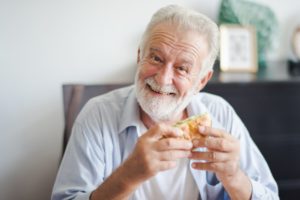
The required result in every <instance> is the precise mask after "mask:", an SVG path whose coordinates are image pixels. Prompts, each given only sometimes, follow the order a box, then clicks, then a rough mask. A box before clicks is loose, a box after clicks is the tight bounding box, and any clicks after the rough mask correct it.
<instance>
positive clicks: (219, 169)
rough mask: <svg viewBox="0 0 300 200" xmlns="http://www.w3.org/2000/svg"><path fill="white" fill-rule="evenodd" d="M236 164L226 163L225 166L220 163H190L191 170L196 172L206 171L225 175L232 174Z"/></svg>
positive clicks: (235, 169) (236, 166) (236, 167)
mask: <svg viewBox="0 0 300 200" xmlns="http://www.w3.org/2000/svg"><path fill="white" fill-rule="evenodd" d="M238 167H239V166H238V164H236V163H235V162H230V161H229V162H226V163H225V164H224V163H222V162H219V163H216V162H213V163H210V162H194V163H192V168H194V169H198V170H207V171H213V172H216V173H218V174H220V173H226V174H227V175H230V174H233V173H235V172H236V171H237V169H238Z"/></svg>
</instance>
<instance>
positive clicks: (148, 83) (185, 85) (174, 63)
mask: <svg viewBox="0 0 300 200" xmlns="http://www.w3.org/2000/svg"><path fill="white" fill-rule="evenodd" d="M142 51H143V52H141V53H139V55H138V56H139V59H138V65H139V67H138V71H137V74H136V80H135V83H136V87H137V91H136V92H137V99H138V102H139V104H140V106H141V107H142V109H143V110H144V111H145V112H146V113H147V114H148V115H149V116H150V117H151V118H152V119H153V120H154V121H161V120H163V121H166V120H172V118H173V117H175V116H176V115H178V114H179V113H180V112H182V111H183V110H184V108H185V107H186V106H187V105H188V103H189V102H190V100H191V97H192V96H193V94H195V93H197V92H198V89H199V88H201V80H200V78H199V73H200V70H201V65H202V62H203V60H204V59H205V58H206V57H207V55H208V53H207V52H208V51H207V43H206V41H205V38H204V37H203V36H201V35H199V34H198V33H196V32H193V31H182V30H180V29H179V28H177V27H176V26H171V25H167V24H159V25H157V26H155V27H154V29H153V30H152V32H151V34H150V36H149V38H148V40H147V42H146V44H145V47H144V49H143V50H142Z"/></svg>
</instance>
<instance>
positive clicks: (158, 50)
mask: <svg viewBox="0 0 300 200" xmlns="http://www.w3.org/2000/svg"><path fill="white" fill-rule="evenodd" d="M150 51H156V52H161V50H160V49H158V48H153V47H151V48H150Z"/></svg>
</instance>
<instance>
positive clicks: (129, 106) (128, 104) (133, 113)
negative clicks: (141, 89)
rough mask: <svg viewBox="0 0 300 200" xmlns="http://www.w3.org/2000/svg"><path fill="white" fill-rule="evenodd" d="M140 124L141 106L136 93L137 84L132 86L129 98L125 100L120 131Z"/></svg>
mask: <svg viewBox="0 0 300 200" xmlns="http://www.w3.org/2000/svg"><path fill="white" fill-rule="evenodd" d="M139 124H140V112H139V106H138V102H137V99H136V94H135V86H132V87H131V90H130V91H129V95H128V98H127V99H126V101H125V104H124V108H123V112H122V113H121V117H120V123H119V133H123V132H124V130H125V129H126V128H128V127H130V126H134V127H138V126H139Z"/></svg>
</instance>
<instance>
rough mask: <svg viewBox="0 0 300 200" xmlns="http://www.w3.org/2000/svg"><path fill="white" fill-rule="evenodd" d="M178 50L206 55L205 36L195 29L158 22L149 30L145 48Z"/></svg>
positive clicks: (197, 55)
mask: <svg viewBox="0 0 300 200" xmlns="http://www.w3.org/2000/svg"><path fill="white" fill-rule="evenodd" d="M147 47H148V48H159V49H160V50H173V51H176V50H177V51H180V52H181V54H185V55H188V56H192V57H199V56H200V57H203V56H206V55H207V52H208V48H207V47H208V45H207V41H206V37H205V36H204V35H201V34H199V33H197V32H195V31H192V30H187V29H183V28H181V27H179V26H175V25H171V24H166V23H162V24H158V25H156V26H155V27H154V28H153V29H152V30H151V32H150V34H149V37H148V41H147V44H146V48H147Z"/></svg>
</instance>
